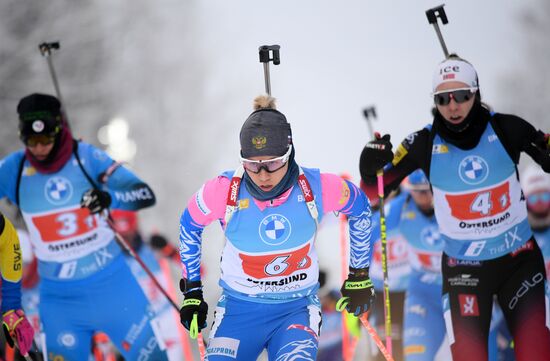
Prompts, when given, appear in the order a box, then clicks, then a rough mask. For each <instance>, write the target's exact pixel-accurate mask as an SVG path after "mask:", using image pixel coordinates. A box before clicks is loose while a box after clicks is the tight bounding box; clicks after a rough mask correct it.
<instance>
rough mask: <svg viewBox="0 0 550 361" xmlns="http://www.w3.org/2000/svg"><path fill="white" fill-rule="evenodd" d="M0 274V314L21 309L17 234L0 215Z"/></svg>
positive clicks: (20, 260) (20, 262) (19, 258)
mask: <svg viewBox="0 0 550 361" xmlns="http://www.w3.org/2000/svg"><path fill="white" fill-rule="evenodd" d="M0 218H1V220H0V272H1V273H2V313H4V312H5V311H8V310H12V309H15V310H16V309H20V308H21V276H22V273H23V265H22V253H21V247H20V246H19V239H18V238H17V232H16V231H15V228H14V227H13V225H12V224H11V222H10V221H9V220H8V219H7V218H5V217H4V216H3V215H2V214H1V213H0Z"/></svg>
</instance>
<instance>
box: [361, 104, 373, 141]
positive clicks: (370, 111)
mask: <svg viewBox="0 0 550 361" xmlns="http://www.w3.org/2000/svg"><path fill="white" fill-rule="evenodd" d="M363 115H364V116H365V119H366V120H367V127H368V128H369V135H370V137H371V139H374V130H373V129H372V123H371V115H372V120H376V107H375V106H374V105H372V106H370V107H367V108H365V109H363Z"/></svg>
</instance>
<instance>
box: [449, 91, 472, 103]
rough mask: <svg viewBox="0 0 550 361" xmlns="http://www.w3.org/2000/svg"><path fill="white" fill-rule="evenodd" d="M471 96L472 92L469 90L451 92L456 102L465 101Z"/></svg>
mask: <svg viewBox="0 0 550 361" xmlns="http://www.w3.org/2000/svg"><path fill="white" fill-rule="evenodd" d="M471 98H472V92H470V91H469V90H457V91H454V92H453V99H454V100H455V102H457V103H464V102H467V101H468V100H470V99H471Z"/></svg>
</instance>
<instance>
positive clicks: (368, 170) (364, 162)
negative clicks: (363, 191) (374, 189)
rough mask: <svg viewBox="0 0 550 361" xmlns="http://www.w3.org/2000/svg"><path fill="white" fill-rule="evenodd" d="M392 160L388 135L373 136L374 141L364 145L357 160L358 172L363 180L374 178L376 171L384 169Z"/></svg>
mask: <svg viewBox="0 0 550 361" xmlns="http://www.w3.org/2000/svg"><path fill="white" fill-rule="evenodd" d="M392 159H393V152H392V144H391V142H390V135H389V134H386V135H384V136H383V137H380V134H378V133H376V134H375V139H374V140H371V141H370V142H368V143H367V144H366V145H365V148H363V151H362V152H361V158H360V159H359V171H360V172H361V178H363V179H364V180H366V179H369V178H370V177H373V176H376V171H378V170H380V169H382V168H384V166H385V165H386V164H388V163H389V162H391V161H392Z"/></svg>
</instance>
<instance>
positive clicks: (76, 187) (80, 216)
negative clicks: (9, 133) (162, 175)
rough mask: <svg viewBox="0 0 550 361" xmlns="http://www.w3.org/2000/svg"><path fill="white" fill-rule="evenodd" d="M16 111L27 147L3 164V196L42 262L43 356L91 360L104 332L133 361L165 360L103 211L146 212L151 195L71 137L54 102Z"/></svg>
mask: <svg viewBox="0 0 550 361" xmlns="http://www.w3.org/2000/svg"><path fill="white" fill-rule="evenodd" d="M17 113H18V115H19V135H20V138H21V141H22V142H23V144H24V146H25V148H24V149H23V150H20V151H17V152H14V153H11V154H10V155H8V156H7V157H6V158H4V159H3V160H2V161H0V198H4V197H8V198H9V200H10V201H11V202H12V203H14V204H16V205H17V206H18V207H19V209H20V210H21V213H22V214H23V218H24V220H25V224H26V227H27V229H28V231H29V234H30V240H31V242H32V243H33V246H34V249H35V254H36V256H37V258H38V272H39V275H40V279H41V283H40V306H39V309H40V319H41V322H42V325H43V331H44V334H45V343H46V346H47V347H46V346H43V349H44V352H45V353H46V354H47V357H48V358H50V359H56V358H64V359H65V360H85V359H87V358H88V356H89V354H90V350H91V339H92V335H93V334H94V333H95V332H96V331H98V330H103V331H105V332H106V333H107V334H108V335H109V337H110V338H111V339H112V340H113V342H114V343H115V344H116V346H117V348H118V349H119V351H120V352H121V353H122V354H123V355H124V357H125V358H127V359H129V360H132V359H137V358H138V357H139V358H141V359H150V360H152V359H155V360H165V359H166V353H165V352H164V351H162V350H161V349H160V346H159V342H158V340H157V338H156V336H155V334H154V332H153V329H152V327H151V325H150V321H151V319H152V318H153V317H154V313H153V311H152V310H151V307H150V305H149V303H148V301H147V298H146V297H145V295H144V294H143V291H142V290H141V288H140V286H139V284H138V283H137V281H136V279H135V277H134V276H133V275H132V273H131V272H130V269H129V267H128V266H127V265H126V262H125V261H124V257H123V256H122V251H121V249H120V247H119V246H118V245H117V244H116V242H115V240H114V234H113V231H112V230H111V229H110V228H109V226H108V224H107V222H106V220H105V218H104V216H102V214H101V213H103V211H105V210H107V209H108V208H109V206H111V205H113V206H115V207H117V208H121V209H127V210H137V209H141V208H144V207H149V206H151V205H153V204H154V203H155V196H154V194H153V192H152V190H151V189H150V188H149V186H147V184H145V183H144V182H143V181H141V180H140V179H139V178H137V177H136V176H135V175H134V174H133V173H131V172H130V171H129V170H127V169H126V168H124V167H122V166H121V165H120V164H119V163H116V162H114V161H113V160H112V159H111V158H109V156H108V155H107V154H105V153H104V152H103V151H101V150H99V149H97V148H95V147H94V146H92V145H90V144H87V143H84V142H79V141H76V140H74V139H73V137H72V134H71V132H70V130H69V127H68V125H67V123H66V119H64V117H63V116H62V112H61V103H60V102H59V100H58V99H57V98H55V97H54V96H51V95H45V94H36V93H35V94H31V95H28V96H26V97H24V98H22V99H21V100H20V102H19V104H18V106H17ZM105 294H109V297H105Z"/></svg>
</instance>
